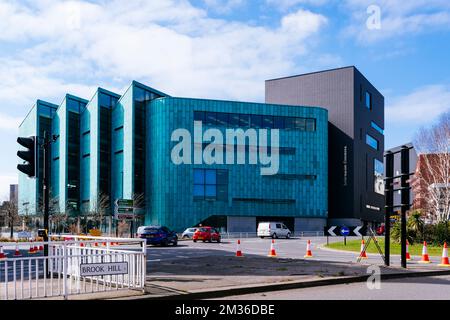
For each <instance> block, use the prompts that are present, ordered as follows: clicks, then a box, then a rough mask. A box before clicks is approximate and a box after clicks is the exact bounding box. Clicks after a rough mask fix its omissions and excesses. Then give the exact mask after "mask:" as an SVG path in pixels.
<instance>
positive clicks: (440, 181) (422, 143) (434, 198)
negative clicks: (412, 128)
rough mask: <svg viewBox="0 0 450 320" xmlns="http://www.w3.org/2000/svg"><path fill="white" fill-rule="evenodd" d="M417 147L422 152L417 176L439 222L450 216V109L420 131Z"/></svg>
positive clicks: (416, 141)
mask: <svg viewBox="0 0 450 320" xmlns="http://www.w3.org/2000/svg"><path fill="white" fill-rule="evenodd" d="M414 146H415V148H416V150H417V151H418V153H419V161H418V165H417V170H416V174H415V178H414V179H416V180H417V182H418V183H419V184H420V185H421V187H422V190H423V193H424V196H425V199H426V208H425V209H426V210H427V211H428V212H429V213H431V214H432V215H433V216H435V217H436V219H437V221H438V222H439V221H447V220H449V218H450V112H447V113H445V114H443V115H442V116H441V117H440V118H439V120H438V121H437V122H436V123H435V124H434V125H432V126H430V127H428V128H421V129H420V130H419V132H418V133H417V135H416V137H415V141H414Z"/></svg>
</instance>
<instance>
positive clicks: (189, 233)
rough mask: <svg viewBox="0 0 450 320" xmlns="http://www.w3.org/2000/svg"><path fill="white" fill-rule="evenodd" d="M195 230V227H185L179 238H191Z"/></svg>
mask: <svg viewBox="0 0 450 320" xmlns="http://www.w3.org/2000/svg"><path fill="white" fill-rule="evenodd" d="M195 230H196V228H187V229H186V230H184V231H183V233H182V234H181V238H182V239H192V237H193V236H194V232H195Z"/></svg>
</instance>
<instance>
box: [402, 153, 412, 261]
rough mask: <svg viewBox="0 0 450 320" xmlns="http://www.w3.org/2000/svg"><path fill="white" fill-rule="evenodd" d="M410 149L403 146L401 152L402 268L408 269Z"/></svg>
mask: <svg viewBox="0 0 450 320" xmlns="http://www.w3.org/2000/svg"><path fill="white" fill-rule="evenodd" d="M409 176H410V173H409V148H407V147H405V146H403V147H402V151H401V178H400V183H401V184H400V186H401V215H402V217H401V221H402V222H401V228H402V237H401V254H402V268H406V211H408V210H409V208H410V204H409V202H410V201H409V200H410V199H409V198H410V191H409V190H410V187H409V183H408V180H409Z"/></svg>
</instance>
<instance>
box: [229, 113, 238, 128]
mask: <svg viewBox="0 0 450 320" xmlns="http://www.w3.org/2000/svg"><path fill="white" fill-rule="evenodd" d="M229 122H230V126H231V127H239V124H240V123H239V114H237V113H231V114H230V119H229Z"/></svg>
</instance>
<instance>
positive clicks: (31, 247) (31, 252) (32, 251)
mask: <svg viewBox="0 0 450 320" xmlns="http://www.w3.org/2000/svg"><path fill="white" fill-rule="evenodd" d="M28 253H29V254H33V253H35V251H34V246H33V240H31V244H30V249H28Z"/></svg>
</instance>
